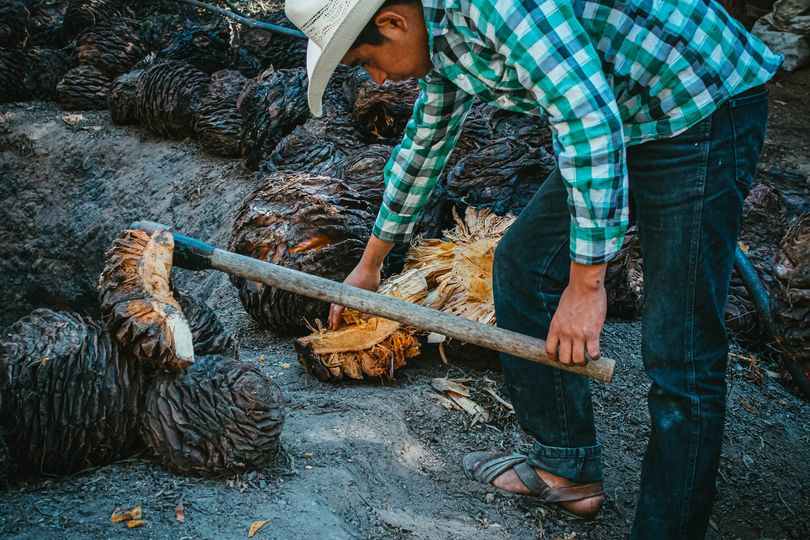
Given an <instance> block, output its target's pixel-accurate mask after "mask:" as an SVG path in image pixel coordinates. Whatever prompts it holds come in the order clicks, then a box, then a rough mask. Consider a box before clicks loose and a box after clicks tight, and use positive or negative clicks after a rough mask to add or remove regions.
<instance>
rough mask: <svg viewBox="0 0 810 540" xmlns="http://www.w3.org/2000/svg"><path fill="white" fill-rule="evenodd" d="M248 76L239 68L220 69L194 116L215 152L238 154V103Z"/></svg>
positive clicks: (205, 141) (198, 129)
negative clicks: (239, 70)
mask: <svg viewBox="0 0 810 540" xmlns="http://www.w3.org/2000/svg"><path fill="white" fill-rule="evenodd" d="M247 82H248V80H247V78H246V77H245V76H244V75H242V74H241V73H240V72H238V71H236V70H222V71H217V72H216V73H214V74H213V75H212V76H211V86H209V87H208V91H207V92H206V94H205V96H204V97H203V99H202V101H201V102H200V107H199V109H198V110H197V113H196V115H195V116H194V132H195V134H196V135H197V139H198V140H199V141H200V144H202V147H203V148H205V150H206V151H207V152H209V153H211V154H214V155H217V156H222V157H238V156H239V141H240V136H241V133H242V115H241V114H240V113H239V109H238V108H237V107H236V102H237V99H238V98H239V94H240V92H241V91H242V88H244V86H245V84H247Z"/></svg>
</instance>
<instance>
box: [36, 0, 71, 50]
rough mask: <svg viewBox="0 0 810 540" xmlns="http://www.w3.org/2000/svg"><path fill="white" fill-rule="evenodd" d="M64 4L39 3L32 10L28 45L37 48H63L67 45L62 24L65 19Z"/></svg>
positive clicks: (65, 5)
mask: <svg viewBox="0 0 810 540" xmlns="http://www.w3.org/2000/svg"><path fill="white" fill-rule="evenodd" d="M66 7H67V4H66V3H64V2H56V3H52V4H42V3H38V4H37V5H36V6H35V7H34V8H33V9H32V10H31V24H30V25H29V32H30V34H31V35H30V37H29V38H28V45H29V46H31V45H33V46H36V47H63V46H64V45H65V42H66V40H65V38H64V32H62V22H63V21H64V18H65V8H66Z"/></svg>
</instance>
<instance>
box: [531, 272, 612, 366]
mask: <svg viewBox="0 0 810 540" xmlns="http://www.w3.org/2000/svg"><path fill="white" fill-rule="evenodd" d="M606 270H607V264H597V265H584V264H578V263H575V262H572V263H571V277H570V279H569V281H568V287H566V288H565V291H563V294H562V297H561V298H560V304H559V306H558V307H557V311H556V312H555V313H554V317H553V318H552V319H551V327H550V328H549V331H548V338H547V339H546V353H547V354H548V355H549V357H550V358H551V359H553V360H555V361H557V362H560V363H561V364H565V365H572V364H573V365H578V366H584V365H585V364H587V363H588V361H587V358H586V356H585V351H587V352H588V356H589V357H590V358H591V359H592V360H598V359H599V356H600V352H599V336H600V335H601V334H602V327H603V326H604V324H605V315H606V313H607V294H606V293H605V271H606Z"/></svg>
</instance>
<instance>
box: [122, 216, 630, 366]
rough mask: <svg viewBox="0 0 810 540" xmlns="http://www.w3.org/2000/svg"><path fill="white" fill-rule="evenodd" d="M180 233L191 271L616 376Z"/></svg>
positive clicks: (181, 258)
mask: <svg viewBox="0 0 810 540" xmlns="http://www.w3.org/2000/svg"><path fill="white" fill-rule="evenodd" d="M132 228H134V229H141V230H144V231H146V232H149V233H150V234H151V233H154V232H155V231H156V230H158V229H160V230H165V231H171V227H168V226H166V225H161V224H160V223H155V222H151V221H140V222H136V223H134V224H133V225H132ZM172 234H173V235H174V243H175V250H174V263H175V264H176V265H177V266H180V267H182V268H188V269H189V270H203V269H207V268H213V269H216V270H221V271H223V272H226V273H228V274H231V275H234V276H237V277H241V278H244V279H248V280H250V281H256V282H259V283H264V284H265V285H270V286H272V287H278V288H279V289H283V290H285V291H289V292H293V293H296V294H300V295H303V296H307V297H310V298H317V299H318V300H323V301H325V302H331V303H333V304H338V305H341V306H346V307H348V308H351V309H356V310H357V311H359V312H361V313H368V314H370V315H376V316H379V317H385V318H386V319H390V320H392V321H397V322H401V323H403V324H407V325H410V326H413V327H416V328H420V329H422V330H427V331H430V332H437V333H439V334H442V335H445V336H450V337H452V338H455V339H458V340H460V341H463V342H466V343H472V344H474V345H479V346H481V347H485V348H487V349H492V350H495V351H500V352H505V353H507V354H511V355H513V356H517V357H520V358H525V359H526V360H531V361H533V362H537V363H539V364H543V365H546V366H550V367H553V368H557V369H562V370H563V371H570V372H571V373H577V374H579V375H587V376H588V377H593V378H594V379H599V380H600V381H610V380H611V378H613V367H614V365H615V362H614V361H613V360H611V359H609V358H601V359H599V360H591V361H590V362H588V364H587V365H585V366H582V367H580V366H566V365H565V364H561V363H559V362H555V361H554V360H552V359H550V358H549V357H548V355H547V354H546V342H545V341H543V340H542V339H537V338H534V337H530V336H525V335H523V334H518V333H517V332H512V331H511V330H506V329H504V328H498V327H497V326H490V325H488V324H483V323H480V322H478V321H471V320H469V319H465V318H463V317H459V316H458V315H452V314H450V313H444V312H442V311H437V310H435V309H431V308H428V307H424V306H419V305H416V304H411V303H410V302H405V301H404V300H399V299H396V298H391V297H389V296H383V295H382V294H378V293H374V292H370V291H366V290H364V289H358V288H357V287H352V286H350V285H346V284H344V283H338V282H337V281H331V280H329V279H325V278H322V277H319V276H313V275H310V274H306V273H304V272H299V271H298V270H292V269H290V268H284V267H283V266H279V265H277V264H272V263H268V262H264V261H260V260H258V259H253V258H251V257H245V256H244V255H238V254H236V253H232V252H230V251H224V250H222V249H216V248H214V247H212V246H210V245H208V244H206V243H205V242H202V241H200V240H197V239H195V238H191V237H188V236H183V235H181V234H177V233H174V232H173V233H172Z"/></svg>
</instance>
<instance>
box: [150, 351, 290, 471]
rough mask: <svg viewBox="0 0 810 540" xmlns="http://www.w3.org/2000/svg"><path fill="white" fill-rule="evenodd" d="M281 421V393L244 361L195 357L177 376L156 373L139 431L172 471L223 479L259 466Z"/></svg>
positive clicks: (276, 436)
mask: <svg viewBox="0 0 810 540" xmlns="http://www.w3.org/2000/svg"><path fill="white" fill-rule="evenodd" d="M283 426H284V397H283V396H282V394H281V390H280V389H279V388H278V386H277V385H276V383H275V382H274V381H273V379H271V378H270V377H269V376H268V375H265V374H264V373H262V372H261V371H260V370H259V369H258V368H256V367H255V366H253V365H251V364H249V363H247V362H239V361H236V360H233V359H231V358H229V357H227V356H226V357H223V356H201V357H200V358H199V359H198V361H197V362H196V363H195V364H194V365H193V366H191V367H189V368H188V369H186V370H184V371H183V372H181V373H176V374H175V373H163V374H160V375H158V376H157V378H156V379H155V381H154V382H153V384H152V385H151V386H150V388H149V390H148V391H147V393H146V412H145V414H144V415H143V422H142V431H143V435H144V438H145V440H146V443H147V445H148V446H149V448H150V449H151V450H152V452H153V453H154V454H155V456H156V457H157V458H158V460H159V461H160V462H161V464H163V465H165V466H166V467H168V468H170V469H172V470H173V471H176V472H179V473H182V474H188V475H196V476H222V475H229V474H236V473H239V472H242V471H245V470H251V469H258V468H260V467H262V466H264V465H265V464H266V463H267V462H268V461H269V460H270V459H271V458H272V457H273V456H274V455H275V453H276V451H277V450H278V445H279V436H280V435H281V430H282V428H283Z"/></svg>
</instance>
